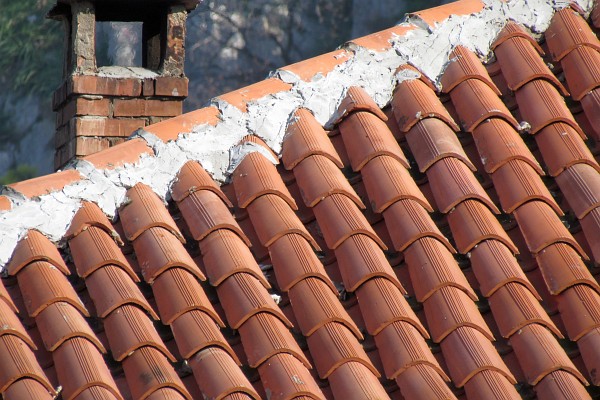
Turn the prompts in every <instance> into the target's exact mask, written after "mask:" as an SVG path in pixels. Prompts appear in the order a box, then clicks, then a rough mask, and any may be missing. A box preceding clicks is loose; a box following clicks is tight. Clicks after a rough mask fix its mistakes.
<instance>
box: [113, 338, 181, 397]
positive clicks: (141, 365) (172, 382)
mask: <svg viewBox="0 0 600 400" xmlns="http://www.w3.org/2000/svg"><path fill="white" fill-rule="evenodd" d="M122 365H123V371H124V372H125V377H126V378H127V384H128V385H129V389H130V390H131V396H132V397H133V398H135V399H143V398H146V397H147V396H149V395H150V394H152V393H153V392H155V391H157V390H158V389H160V388H173V389H174V390H177V391H178V392H179V393H181V394H182V395H183V396H185V398H186V399H188V400H192V397H191V396H190V394H189V393H188V391H187V389H186V388H185V386H184V385H183V382H181V379H180V378H179V376H178V375H177V372H176V371H175V369H174V368H173V366H171V364H170V363H169V361H167V359H166V358H165V356H164V354H163V353H161V352H160V351H158V350H156V349H154V348H152V347H142V348H140V349H138V350H136V351H134V352H133V354H131V355H130V356H129V357H127V358H126V359H125V360H123V363H122Z"/></svg>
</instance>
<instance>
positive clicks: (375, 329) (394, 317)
mask: <svg viewBox="0 0 600 400" xmlns="http://www.w3.org/2000/svg"><path fill="white" fill-rule="evenodd" d="M356 298H357V299H358V304H359V305H360V310H361V314H362V317H363V319H364V321H365V327H366V329H367V332H369V334H370V335H372V336H375V335H377V334H378V333H379V332H381V331H382V330H383V329H385V327H387V326H388V325H389V324H391V323H392V322H395V321H405V322H408V323H409V324H411V325H413V326H414V327H415V328H416V329H417V330H418V331H419V333H420V334H421V335H422V336H423V338H425V339H429V333H428V332H427V330H426V329H425V327H423V325H422V324H421V321H420V320H419V318H417V316H416V315H415V313H414V312H413V310H412V308H410V305H409V304H408V302H407V301H406V299H405V297H404V294H403V293H402V292H400V290H399V289H398V287H397V286H396V285H394V284H393V283H392V282H390V281H389V280H388V279H386V278H373V279H370V280H369V281H367V282H365V283H364V284H363V285H362V286H361V287H359V288H358V290H357V291H356Z"/></svg>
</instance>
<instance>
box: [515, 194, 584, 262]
mask: <svg viewBox="0 0 600 400" xmlns="http://www.w3.org/2000/svg"><path fill="white" fill-rule="evenodd" d="M514 216H515V219H516V220H517V223H518V224H519V228H520V229H521V233H522V234H523V237H524V238H525V242H526V243H527V248H528V249H529V251H530V252H531V253H533V254H534V255H535V254H537V253H539V252H540V251H542V250H543V249H544V248H546V247H548V246H550V245H551V244H553V243H559V242H563V243H567V244H569V245H571V246H573V247H574V248H575V249H576V250H577V252H578V253H579V254H580V255H581V257H583V258H584V259H586V260H587V259H589V258H588V256H587V255H586V254H585V252H584V251H583V248H582V247H581V246H580V245H579V243H578V242H577V241H576V240H575V238H573V236H572V235H571V233H570V232H569V231H568V230H567V228H566V227H565V225H564V224H563V223H562V221H561V220H560V218H558V217H557V216H556V213H555V212H554V210H552V208H550V206H549V205H547V204H546V203H544V202H541V201H536V200H534V201H530V202H528V203H525V204H523V205H521V206H519V208H517V209H516V210H515V211H514ZM540 226H543V227H544V229H539V227H540Z"/></svg>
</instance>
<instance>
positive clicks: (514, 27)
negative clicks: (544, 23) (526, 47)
mask: <svg viewBox="0 0 600 400" xmlns="http://www.w3.org/2000/svg"><path fill="white" fill-rule="evenodd" d="M512 38H523V39H526V40H528V41H529V42H530V43H531V45H532V46H533V47H534V48H535V49H536V50H537V52H538V54H539V55H540V56H543V55H544V54H545V53H544V50H542V48H541V47H540V45H539V44H538V42H537V41H536V40H535V39H534V38H533V37H532V36H531V35H530V34H529V32H527V31H526V30H525V29H524V28H523V26H521V25H519V24H518V23H516V22H514V21H508V23H507V24H506V25H504V28H502V30H501V31H500V33H499V34H498V36H497V37H496V40H495V41H494V42H493V43H492V46H491V49H490V50H495V49H496V47H498V46H500V45H501V44H502V43H504V42H505V41H507V40H509V39H512Z"/></svg>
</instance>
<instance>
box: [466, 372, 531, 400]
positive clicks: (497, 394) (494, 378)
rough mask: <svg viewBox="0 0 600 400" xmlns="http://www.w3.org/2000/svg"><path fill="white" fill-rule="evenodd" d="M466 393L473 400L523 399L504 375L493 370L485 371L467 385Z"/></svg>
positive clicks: (475, 376)
mask: <svg viewBox="0 0 600 400" xmlns="http://www.w3.org/2000/svg"><path fill="white" fill-rule="evenodd" d="M465 393H466V394H467V397H468V398H472V399H493V398H498V399H505V400H517V399H522V397H521V395H520V394H519V393H518V392H517V390H516V389H515V386H514V385H513V384H512V383H510V382H509V381H508V379H506V377H505V376H504V375H502V374H501V373H499V372H497V371H493V370H487V369H486V370H483V371H481V372H478V373H477V374H475V375H474V376H473V377H472V378H471V379H469V380H468V381H467V383H465Z"/></svg>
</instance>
